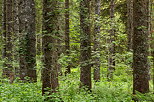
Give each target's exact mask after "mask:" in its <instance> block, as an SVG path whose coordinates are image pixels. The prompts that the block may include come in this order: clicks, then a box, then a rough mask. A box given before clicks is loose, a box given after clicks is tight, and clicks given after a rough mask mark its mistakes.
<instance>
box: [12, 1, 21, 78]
mask: <svg viewBox="0 0 154 102" xmlns="http://www.w3.org/2000/svg"><path fill="white" fill-rule="evenodd" d="M18 10H19V0H14V5H13V11H14V15H13V17H14V18H13V19H14V22H13V25H14V28H13V31H14V35H13V37H12V38H13V61H14V63H15V65H14V68H15V75H16V76H18V77H19V74H20V69H19V52H18V48H19V46H18V44H19V15H18V14H19V11H18Z"/></svg>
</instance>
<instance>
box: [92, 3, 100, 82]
mask: <svg viewBox="0 0 154 102" xmlns="http://www.w3.org/2000/svg"><path fill="white" fill-rule="evenodd" d="M100 5H101V0H95V16H96V17H95V28H94V30H95V32H94V33H95V34H94V53H95V55H94V61H95V62H94V65H93V67H94V80H95V81H96V82H97V81H100V43H99V42H100V39H99V38H100V24H99V22H100V17H99V16H100ZM97 22H98V23H97Z"/></svg>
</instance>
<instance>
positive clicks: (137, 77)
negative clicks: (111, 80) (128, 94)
mask: <svg viewBox="0 0 154 102" xmlns="http://www.w3.org/2000/svg"><path fill="white" fill-rule="evenodd" d="M133 5H134V6H133V11H134V12H133V22H134V23H133V26H134V35H133V93H134V94H135V91H139V92H141V93H146V92H149V65H148V58H147V57H148V47H149V46H148V25H149V22H148V15H149V0H134V4H133Z"/></svg>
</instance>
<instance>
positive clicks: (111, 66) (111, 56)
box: [107, 0, 115, 81]
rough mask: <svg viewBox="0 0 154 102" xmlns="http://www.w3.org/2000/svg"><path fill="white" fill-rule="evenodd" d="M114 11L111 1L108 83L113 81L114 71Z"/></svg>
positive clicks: (113, 1)
mask: <svg viewBox="0 0 154 102" xmlns="http://www.w3.org/2000/svg"><path fill="white" fill-rule="evenodd" d="M114 9H115V0H111V2H110V20H111V21H110V22H111V23H110V27H111V30H110V39H109V44H110V46H109V57H108V73H107V78H108V81H111V80H112V79H113V72H114V70H115V20H114V18H115V16H114V13H115V12H114Z"/></svg>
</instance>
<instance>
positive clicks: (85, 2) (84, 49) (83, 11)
mask: <svg viewBox="0 0 154 102" xmlns="http://www.w3.org/2000/svg"><path fill="white" fill-rule="evenodd" d="M89 5H90V4H89V0H81V1H80V27H81V35H80V36H81V38H80V42H81V45H80V54H81V57H80V62H81V73H80V82H81V87H82V86H84V87H87V88H88V90H90V89H91V87H92V85H91V38H90V36H91V34H90V24H89V22H90V19H89V17H90V13H89Z"/></svg>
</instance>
